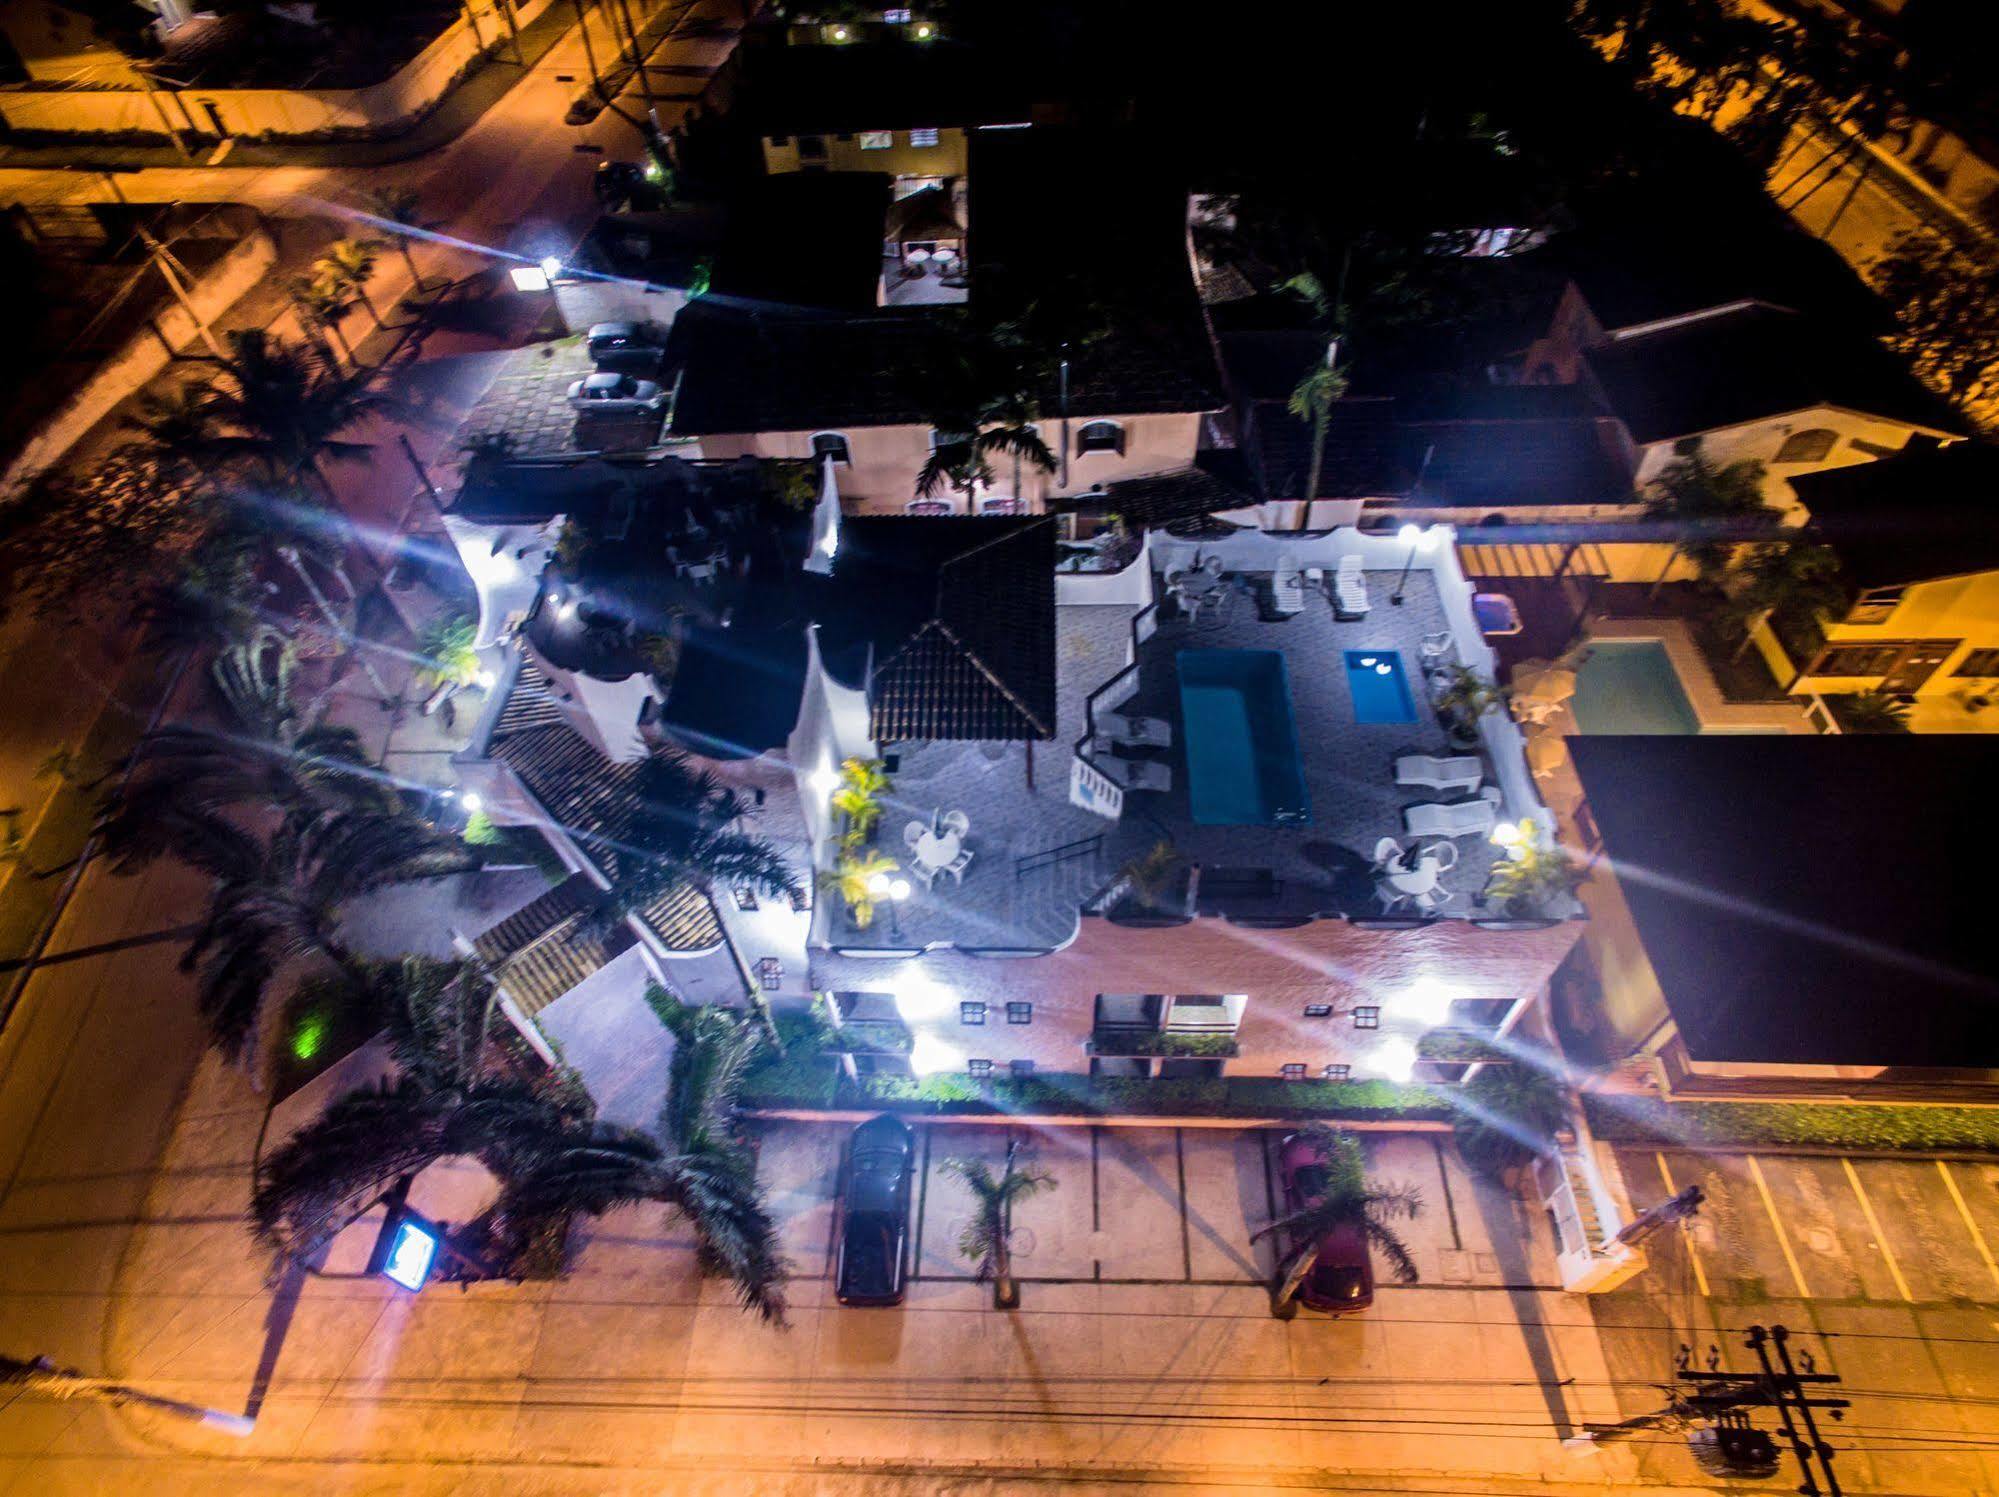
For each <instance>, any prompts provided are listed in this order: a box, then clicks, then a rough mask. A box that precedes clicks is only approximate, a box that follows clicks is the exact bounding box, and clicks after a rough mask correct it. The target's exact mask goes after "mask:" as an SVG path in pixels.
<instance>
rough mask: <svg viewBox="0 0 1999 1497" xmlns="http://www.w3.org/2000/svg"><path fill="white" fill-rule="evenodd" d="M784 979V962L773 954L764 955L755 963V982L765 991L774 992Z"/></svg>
mask: <svg viewBox="0 0 1999 1497" xmlns="http://www.w3.org/2000/svg"><path fill="white" fill-rule="evenodd" d="M783 981H784V963H783V962H781V961H779V960H778V959H777V958H776V957H774V956H767V957H764V958H763V959H762V960H760V961H759V962H758V963H757V982H758V984H759V985H760V986H761V987H762V988H763V990H764V991H765V992H766V993H775V992H776V991H777V989H778V985H779V984H780V983H782V982H783Z"/></svg>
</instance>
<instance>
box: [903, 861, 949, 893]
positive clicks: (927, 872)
mask: <svg viewBox="0 0 1999 1497" xmlns="http://www.w3.org/2000/svg"><path fill="white" fill-rule="evenodd" d="M943 871H944V870H943V869H941V868H937V867H933V866H932V865H930V864H929V863H926V862H924V861H923V860H922V859H921V858H914V859H912V860H911V861H910V865H909V876H910V877H911V878H913V879H915V880H916V881H917V882H918V883H920V884H921V885H923V887H924V888H926V889H927V888H929V887H930V886H931V885H932V884H933V883H935V882H936V881H937V875H938V874H940V873H942V872H943Z"/></svg>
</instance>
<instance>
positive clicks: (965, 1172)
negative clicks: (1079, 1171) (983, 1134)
mask: <svg viewBox="0 0 1999 1497" xmlns="http://www.w3.org/2000/svg"><path fill="white" fill-rule="evenodd" d="M1019 1148H1020V1141H1019V1140H1018V1139H1015V1140H1013V1141H1012V1142H1010V1143H1008V1144H1007V1146H1006V1164H1005V1165H1004V1167H1003V1168H1002V1169H1001V1170H1000V1172H999V1173H998V1174H997V1175H995V1174H994V1173H993V1172H992V1167H991V1166H990V1165H988V1164H987V1163H986V1162H985V1161H984V1160H983V1159H947V1160H945V1161H944V1166H943V1168H944V1172H945V1173H946V1174H947V1175H956V1176H957V1177H958V1178H959V1179H960V1180H963V1181H964V1182H965V1187H966V1189H968V1190H970V1191H971V1193H972V1215H971V1219H970V1220H969V1221H967V1222H966V1223H965V1229H964V1231H963V1232H961V1233H960V1234H959V1235H958V1251H959V1253H961V1254H962V1255H963V1256H964V1257H965V1258H966V1259H967V1260H969V1261H970V1262H972V1263H976V1264H977V1265H978V1267H979V1277H980V1278H989V1279H991V1280H992V1281H993V1308H994V1309H995V1310H1013V1309H1017V1308H1019V1305H1020V1285H1019V1284H1017V1283H1016V1282H1014V1277H1013V1206H1014V1202H1016V1201H1022V1200H1026V1199H1027V1198H1028V1197H1029V1196H1033V1195H1039V1194H1040V1193H1041V1192H1042V1191H1044V1190H1053V1189H1054V1188H1055V1177H1054V1176H1053V1175H1051V1174H1049V1173H1048V1171H1047V1170H1045V1169H1042V1168H1040V1167H1039V1166H1038V1165H1037V1166H1031V1167H1029V1168H1026V1169H1023V1168H1021V1167H1020V1166H1019V1165H1017V1164H1016V1163H1015V1162H1014V1155H1015V1154H1016V1152H1017V1151H1018V1150H1019Z"/></svg>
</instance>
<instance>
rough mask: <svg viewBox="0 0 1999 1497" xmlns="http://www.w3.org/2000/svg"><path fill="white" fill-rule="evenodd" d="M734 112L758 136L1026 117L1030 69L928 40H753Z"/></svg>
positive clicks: (1002, 121)
mask: <svg viewBox="0 0 1999 1497" xmlns="http://www.w3.org/2000/svg"><path fill="white" fill-rule="evenodd" d="M739 55H740V56H741V57H742V58H743V64H744V65H743V82H742V95H741V102H740V104H739V105H738V107H737V109H736V110H735V111H734V112H735V113H736V114H737V115H738V116H739V117H740V118H741V119H742V120H743V121H744V122H745V123H746V124H747V125H748V127H749V128H750V130H751V131H752V132H754V133H755V134H757V135H760V136H766V137H768V136H773V135H840V134H848V135H851V134H856V133H858V132H860V131H862V130H910V129H916V128H929V127H935V126H952V125H956V126H965V125H977V124H1011V123H1014V122H1016V121H1021V120H1025V119H1026V118H1027V117H1028V112H1029V101H1028V99H1027V97H1026V95H1025V93H1024V92H1023V89H1022V87H1021V79H1022V77H1023V75H1022V74H1021V72H1020V71H1019V70H1017V69H1014V68H1005V67H996V66H993V65H991V64H990V62H988V61H987V60H986V59H985V58H983V57H982V56H981V55H980V54H979V53H978V52H977V51H975V50H974V49H973V48H970V47H966V46H959V45H957V44H954V43H952V42H950V41H947V40H944V39H941V38H940V39H939V40H936V41H932V42H928V43H925V44H921V45H918V44H915V43H903V44H896V43H887V42H883V43H877V44H874V45H868V46H851V47H826V46H802V47H789V46H786V47H772V46H763V47H751V48H745V49H744V50H743V51H742V52H741V53H740V54H739Z"/></svg>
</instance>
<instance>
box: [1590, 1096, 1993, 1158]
mask: <svg viewBox="0 0 1999 1497" xmlns="http://www.w3.org/2000/svg"><path fill="white" fill-rule="evenodd" d="M1583 1106H1584V1108H1585V1110H1586V1111H1587V1113H1588V1116H1589V1125H1590V1128H1591V1129H1592V1130H1593V1131H1594V1132H1595V1134H1596V1136H1597V1137H1598V1138H1600V1139H1603V1140H1605V1141H1606V1142H1609V1143H1624V1144H1665V1145H1676V1144H1692V1145H1695V1146H1708V1147H1724V1146H1727V1145H1731V1144H1767V1145H1785V1144H1790V1145H1807V1146H1815V1147H1820V1148H1829V1149H1860V1150H1883V1151H1894V1150H1901V1149H1909V1150H1930V1149H1941V1150H1962V1151H1965V1152H1967V1153H1983V1154H1999V1107H1943V1106H1938V1107H1913V1106H1896V1105H1892V1104H1882V1105H1879V1106H1855V1105H1851V1104H1840V1103H1831V1102H1827V1103H1819V1102H1659V1101H1656V1100H1654V1099H1652V1098H1649V1097H1645V1098H1640V1097H1618V1098H1616V1099H1612V1098H1609V1097H1605V1096H1602V1095H1600V1094H1594V1093H1592V1094H1589V1095H1586V1096H1585V1097H1584V1098H1583Z"/></svg>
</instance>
